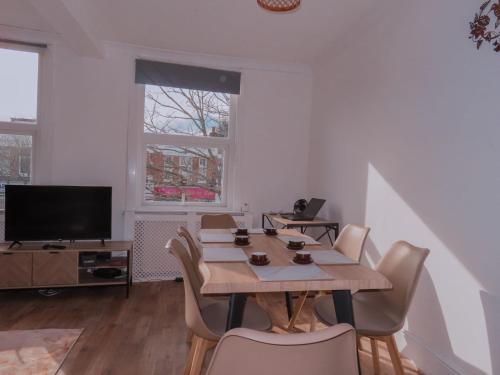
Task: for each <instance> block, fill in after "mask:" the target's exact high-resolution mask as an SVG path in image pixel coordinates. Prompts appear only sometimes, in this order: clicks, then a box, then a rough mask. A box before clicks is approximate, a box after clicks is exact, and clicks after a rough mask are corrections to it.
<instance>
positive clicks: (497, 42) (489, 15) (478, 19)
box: [469, 0, 500, 52]
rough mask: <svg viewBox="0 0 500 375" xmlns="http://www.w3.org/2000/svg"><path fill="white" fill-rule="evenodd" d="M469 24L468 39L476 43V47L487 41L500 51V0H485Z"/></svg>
mask: <svg viewBox="0 0 500 375" xmlns="http://www.w3.org/2000/svg"><path fill="white" fill-rule="evenodd" d="M469 26H470V34H469V39H471V40H472V41H473V42H474V43H476V48H477V49H479V48H480V47H481V45H482V44H483V43H484V42H487V43H489V44H491V45H492V46H493V49H494V50H495V51H496V52H500V29H499V27H500V0H494V1H493V0H487V1H485V2H484V3H483V4H482V5H481V7H480V8H479V12H478V13H476V14H475V15H474V20H473V21H472V22H470V23H469Z"/></svg>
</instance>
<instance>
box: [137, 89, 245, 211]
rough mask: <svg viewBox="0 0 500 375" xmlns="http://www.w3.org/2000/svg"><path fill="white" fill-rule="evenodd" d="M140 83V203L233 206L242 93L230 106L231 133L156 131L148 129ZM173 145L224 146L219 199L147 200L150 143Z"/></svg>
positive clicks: (151, 206) (164, 207)
mask: <svg viewBox="0 0 500 375" xmlns="http://www.w3.org/2000/svg"><path fill="white" fill-rule="evenodd" d="M135 85H136V86H138V94H137V98H138V99H137V100H138V103H137V112H138V113H137V118H138V119H139V118H140V123H139V124H138V126H137V128H139V129H138V131H139V142H138V143H139V152H138V155H140V156H139V158H138V159H139V160H137V164H136V169H137V172H138V173H136V176H138V177H140V178H139V181H138V182H137V184H136V186H137V195H136V201H137V202H140V206H141V207H142V208H144V209H153V210H154V209H159V210H168V209H170V210H179V209H188V210H189V209H193V210H195V209H210V208H213V209H230V208H231V207H230V206H231V205H232V202H231V199H230V197H232V194H233V183H232V177H233V174H232V170H233V168H232V167H233V165H234V163H233V161H234V154H235V143H236V110H237V107H238V95H232V94H231V96H230V108H229V126H228V135H227V137H203V136H191V135H180V134H154V133H145V132H144V107H145V103H144V101H145V95H146V85H143V84H135ZM148 144H159V145H171V146H178V147H199V148H218V149H221V150H223V152H224V158H223V166H224V171H223V176H222V196H221V201H220V202H218V203H210V202H168V201H156V202H155V201H147V200H146V199H145V195H144V191H145V189H146V172H147V171H146V162H147V145H148Z"/></svg>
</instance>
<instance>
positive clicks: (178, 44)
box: [0, 0, 376, 63]
mask: <svg viewBox="0 0 500 375" xmlns="http://www.w3.org/2000/svg"><path fill="white" fill-rule="evenodd" d="M31 1H38V0H31ZM53 1H59V2H62V3H64V5H65V6H66V7H67V9H68V10H69V11H70V13H71V14H72V16H73V17H74V18H75V19H76V20H77V21H78V22H79V24H80V26H81V27H82V28H83V29H84V30H85V31H86V32H87V33H88V34H90V35H91V36H92V37H93V38H94V39H96V40H107V41H115V42H122V43H130V44H137V45H142V46H148V47H154V48H160V49H168V50H178V51H187V52H196V53H207V54H215V55H227V56H236V57H244V58H252V59H261V60H270V61H280V62H300V63H310V62H312V61H314V60H315V58H316V57H317V56H319V55H320V54H321V53H322V51H324V49H326V48H329V47H330V46H331V44H332V43H333V42H334V41H335V40H336V39H337V38H340V37H341V36H342V34H343V33H351V32H353V31H355V30H356V27H354V26H353V24H355V23H356V22H357V21H358V20H359V19H360V17H361V16H362V15H363V14H366V13H367V12H369V11H370V8H372V7H373V6H375V2H376V1H375V0H335V1H334V0H303V1H302V5H301V7H300V8H299V10H297V11H295V12H292V13H288V14H274V13H270V12H268V11H264V10H263V9H260V8H259V7H258V6H257V4H256V1H255V0H140V1H139V0H53ZM0 7H1V8H2V9H0V23H3V24H5V23H9V22H10V23H11V24H12V23H18V24H19V26H23V27H31V28H37V29H41V30H47V29H50V25H48V24H46V23H44V22H43V20H41V19H40V17H39V16H38V15H37V14H36V10H35V9H33V8H30V6H29V1H28V0H0ZM16 7H17V8H18V9H17V10H16V9H15V8H16ZM4 8H9V9H10V10H9V14H7V13H5V12H4Z"/></svg>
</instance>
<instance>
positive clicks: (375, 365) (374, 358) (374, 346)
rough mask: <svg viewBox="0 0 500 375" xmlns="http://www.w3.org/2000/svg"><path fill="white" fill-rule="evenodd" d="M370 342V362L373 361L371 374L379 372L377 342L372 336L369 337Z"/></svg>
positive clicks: (376, 374) (374, 374)
mask: <svg viewBox="0 0 500 375" xmlns="http://www.w3.org/2000/svg"><path fill="white" fill-rule="evenodd" d="M370 344H371V347H372V362H373V375H378V374H380V362H379V355H378V343H377V340H376V339H374V338H373V337H370Z"/></svg>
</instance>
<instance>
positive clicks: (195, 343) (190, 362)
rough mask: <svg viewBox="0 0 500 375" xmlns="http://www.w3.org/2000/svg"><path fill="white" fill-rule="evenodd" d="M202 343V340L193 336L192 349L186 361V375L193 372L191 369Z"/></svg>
mask: <svg viewBox="0 0 500 375" xmlns="http://www.w3.org/2000/svg"><path fill="white" fill-rule="evenodd" d="M199 343H200V338H199V337H198V336H195V335H193V337H192V342H191V349H189V354H188V357H187V359H186V367H184V375H189V373H190V372H191V367H192V365H193V360H194V358H195V356H196V351H197V350H198V345H199Z"/></svg>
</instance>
